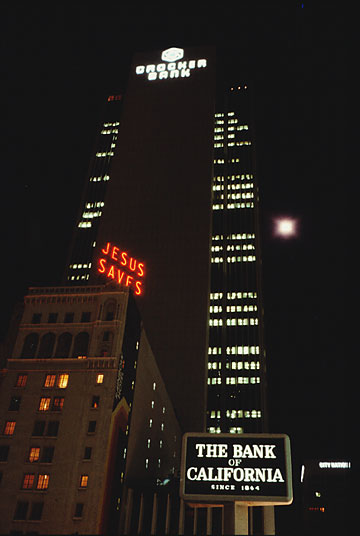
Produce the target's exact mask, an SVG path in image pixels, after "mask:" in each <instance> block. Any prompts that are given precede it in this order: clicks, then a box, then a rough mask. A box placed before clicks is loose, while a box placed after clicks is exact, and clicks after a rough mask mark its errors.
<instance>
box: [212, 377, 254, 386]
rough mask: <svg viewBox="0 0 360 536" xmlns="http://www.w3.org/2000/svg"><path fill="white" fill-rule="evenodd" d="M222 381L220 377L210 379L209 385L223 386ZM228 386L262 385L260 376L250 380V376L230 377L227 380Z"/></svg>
mask: <svg viewBox="0 0 360 536" xmlns="http://www.w3.org/2000/svg"><path fill="white" fill-rule="evenodd" d="M222 383H223V382H222V379H221V378H220V377H217V378H208V385H221V384H222ZM225 383H226V385H240V384H241V385H248V384H256V383H260V378H259V376H252V377H251V378H249V377H248V376H237V377H235V376H230V377H229V376H228V377H227V378H226V382H225Z"/></svg>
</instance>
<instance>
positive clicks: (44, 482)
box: [36, 475, 50, 489]
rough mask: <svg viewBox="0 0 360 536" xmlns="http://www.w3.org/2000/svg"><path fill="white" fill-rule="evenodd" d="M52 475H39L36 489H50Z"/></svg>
mask: <svg viewBox="0 0 360 536" xmlns="http://www.w3.org/2000/svg"><path fill="white" fill-rule="evenodd" d="M49 480H50V475H39V476H38V481H37V485H36V489H48V487H49Z"/></svg>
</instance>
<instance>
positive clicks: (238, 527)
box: [224, 502, 249, 536]
mask: <svg viewBox="0 0 360 536" xmlns="http://www.w3.org/2000/svg"><path fill="white" fill-rule="evenodd" d="M224 534H226V535H230V534H236V535H245V536H248V534H249V508H248V506H246V505H243V504H241V503H237V502H231V503H226V504H225V506H224Z"/></svg>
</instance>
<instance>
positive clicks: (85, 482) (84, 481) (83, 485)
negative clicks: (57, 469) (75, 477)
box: [80, 475, 89, 488]
mask: <svg viewBox="0 0 360 536" xmlns="http://www.w3.org/2000/svg"><path fill="white" fill-rule="evenodd" d="M88 482H89V475H81V477H80V488H87V485H88Z"/></svg>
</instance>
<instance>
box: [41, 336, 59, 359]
mask: <svg viewBox="0 0 360 536" xmlns="http://www.w3.org/2000/svg"><path fill="white" fill-rule="evenodd" d="M55 341H56V336H55V333H45V335H43V336H42V337H41V341H40V347H39V352H38V355H37V358H38V359H49V358H50V357H52V355H53V353H54V346H55Z"/></svg>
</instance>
